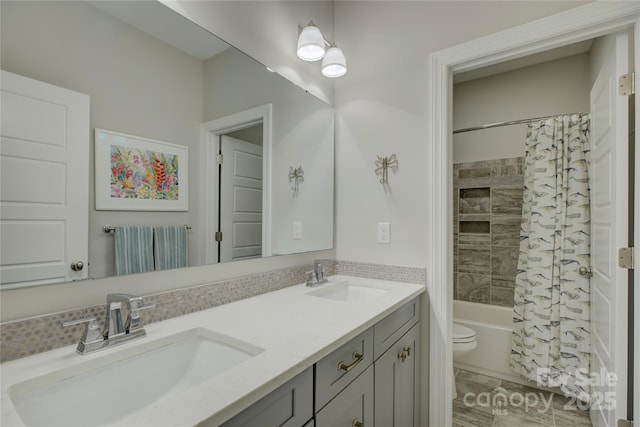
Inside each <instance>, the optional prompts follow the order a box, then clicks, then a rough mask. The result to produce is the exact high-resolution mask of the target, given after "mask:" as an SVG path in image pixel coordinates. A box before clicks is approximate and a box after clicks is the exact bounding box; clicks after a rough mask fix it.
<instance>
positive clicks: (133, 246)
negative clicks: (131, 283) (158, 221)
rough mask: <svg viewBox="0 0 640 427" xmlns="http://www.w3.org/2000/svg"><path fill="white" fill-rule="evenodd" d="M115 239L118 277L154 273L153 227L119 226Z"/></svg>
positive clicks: (116, 228)
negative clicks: (146, 272) (147, 272)
mask: <svg viewBox="0 0 640 427" xmlns="http://www.w3.org/2000/svg"><path fill="white" fill-rule="evenodd" d="M113 238H114V243H115V261H116V275H117V276H122V275H124V274H133V273H144V272H145V271H153V227H151V226H149V225H118V226H116V227H114V236H113Z"/></svg>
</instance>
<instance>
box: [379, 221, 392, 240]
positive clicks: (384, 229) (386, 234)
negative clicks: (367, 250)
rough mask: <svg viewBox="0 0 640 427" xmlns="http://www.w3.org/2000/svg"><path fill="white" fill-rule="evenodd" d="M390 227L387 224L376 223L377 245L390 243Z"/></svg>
mask: <svg viewBox="0 0 640 427" xmlns="http://www.w3.org/2000/svg"><path fill="white" fill-rule="evenodd" d="M390 235H391V225H390V224H389V223H388V222H379V223H378V243H390V242H391V236H390Z"/></svg>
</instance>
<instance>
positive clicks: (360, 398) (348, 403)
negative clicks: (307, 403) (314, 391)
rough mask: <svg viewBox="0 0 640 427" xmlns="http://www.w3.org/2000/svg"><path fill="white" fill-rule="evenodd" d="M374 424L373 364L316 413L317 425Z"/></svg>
mask: <svg viewBox="0 0 640 427" xmlns="http://www.w3.org/2000/svg"><path fill="white" fill-rule="evenodd" d="M356 421H357V422H361V423H362V424H363V425H364V426H365V427H370V426H373V366H369V368H367V370H366V371H364V372H363V373H362V375H360V376H359V377H358V378H356V379H355V381H353V382H352V383H351V384H349V385H348V386H347V388H345V389H344V390H342V391H341V392H340V393H339V394H338V395H337V396H336V397H335V398H334V399H333V400H332V401H331V402H329V404H328V405H327V406H325V407H324V408H322V410H321V411H320V412H318V413H317V414H316V426H317V427H332V426H335V427H350V426H352V425H355V422H356Z"/></svg>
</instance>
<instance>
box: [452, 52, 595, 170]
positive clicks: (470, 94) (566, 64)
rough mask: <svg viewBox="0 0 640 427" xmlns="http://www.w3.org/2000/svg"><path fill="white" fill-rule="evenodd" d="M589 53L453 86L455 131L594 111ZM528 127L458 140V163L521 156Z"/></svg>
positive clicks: (477, 133) (484, 132) (488, 131)
mask: <svg viewBox="0 0 640 427" xmlns="http://www.w3.org/2000/svg"><path fill="white" fill-rule="evenodd" d="M590 88H591V85H590V84H589V54H588V53H582V54H579V55H573V56H570V57H567V58H563V59H558V60H555V61H549V62H545V63H542V64H537V65H533V66H530V67H525V68H520V69H517V70H513V71H509V72H506V73H500V74H496V75H493V76H489V77H485V78H481V79H477V80H471V81H468V82H464V83H459V84H456V85H454V86H453V128H454V129H461V128H466V127H472V126H478V125H483V124H486V123H495V122H504V121H508V120H519V119H526V118H530V117H541V116H548V115H553V114H565V113H576V112H588V111H589V90H590ZM526 132H527V125H526V124H523V125H513V126H505V127H499V128H493V129H486V130H479V131H472V132H465V133H460V134H455V135H454V136H453V161H454V163H459V162H473V161H478V160H491V159H501V158H508V157H518V156H522V155H523V154H524V141H525V138H524V136H525V135H526Z"/></svg>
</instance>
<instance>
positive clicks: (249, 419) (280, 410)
mask: <svg viewBox="0 0 640 427" xmlns="http://www.w3.org/2000/svg"><path fill="white" fill-rule="evenodd" d="M312 417H313V368H309V369H307V370H306V371H304V372H303V373H301V374H299V375H298V376H296V377H295V378H293V379H292V380H291V381H289V382H287V383H286V384H284V385H282V386H280V387H278V388H277V389H276V390H274V391H273V392H271V393H270V394H268V395H267V396H266V397H264V398H262V399H261V400H259V401H257V402H256V403H254V404H253V405H251V406H249V407H248V408H247V409H245V410H244V411H242V412H240V413H239V414H238V415H236V416H235V417H233V418H231V419H230V420H229V421H227V422H226V423H224V424H222V426H223V427H239V426H242V427H271V426H273V427H276V426H278V427H279V426H283V427H300V426H302V425H304V424H305V423H306V422H307V421H308V420H309V419H311V418H312ZM202 425H206V422H205V424H202ZM311 425H313V424H311Z"/></svg>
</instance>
